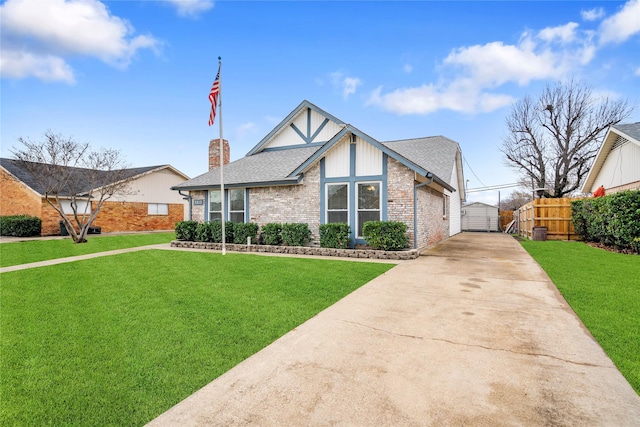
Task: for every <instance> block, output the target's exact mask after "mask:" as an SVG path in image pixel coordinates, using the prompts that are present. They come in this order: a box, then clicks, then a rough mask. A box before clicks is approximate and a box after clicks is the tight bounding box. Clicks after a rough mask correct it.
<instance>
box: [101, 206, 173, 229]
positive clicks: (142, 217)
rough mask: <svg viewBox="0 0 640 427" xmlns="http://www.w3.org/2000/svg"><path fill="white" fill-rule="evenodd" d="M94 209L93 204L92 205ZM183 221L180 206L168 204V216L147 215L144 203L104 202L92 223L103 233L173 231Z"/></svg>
mask: <svg viewBox="0 0 640 427" xmlns="http://www.w3.org/2000/svg"><path fill="white" fill-rule="evenodd" d="M94 208H95V203H94ZM183 219H184V206H183V205H182V204H177V203H173V204H169V214H168V215H149V214H148V203H145V202H109V201H107V202H104V203H103V204H102V207H101V208H100V213H98V216H97V217H96V220H95V221H94V222H93V225H94V226H96V227H101V228H102V232H103V233H111V232H117V231H158V230H174V229H175V225H176V222H178V221H182V220H183Z"/></svg>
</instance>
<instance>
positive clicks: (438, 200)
mask: <svg viewBox="0 0 640 427" xmlns="http://www.w3.org/2000/svg"><path fill="white" fill-rule="evenodd" d="M442 197H443V194H442V193H440V192H438V191H436V190H434V189H433V188H429V187H426V186H425V187H420V188H418V230H420V232H419V234H418V247H419V248H425V247H428V246H432V245H435V244H436V243H438V242H440V241H442V240H444V239H446V238H447V237H449V215H450V208H451V207H450V203H449V201H448V203H447V216H446V217H444V218H443V216H442Z"/></svg>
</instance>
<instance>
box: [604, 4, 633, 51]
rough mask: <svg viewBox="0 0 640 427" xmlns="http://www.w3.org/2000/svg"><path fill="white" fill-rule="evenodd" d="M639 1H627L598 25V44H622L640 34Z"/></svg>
mask: <svg viewBox="0 0 640 427" xmlns="http://www.w3.org/2000/svg"><path fill="white" fill-rule="evenodd" d="M638 17H640V0H630V1H628V2H627V3H626V4H625V5H624V6H623V7H622V9H620V11H619V12H618V13H616V14H615V15H613V16H611V17H609V18H607V19H605V20H604V21H602V23H601V24H600V44H607V43H622V42H624V41H626V40H627V39H629V38H630V37H631V36H633V35H635V34H638V33H640V18H638Z"/></svg>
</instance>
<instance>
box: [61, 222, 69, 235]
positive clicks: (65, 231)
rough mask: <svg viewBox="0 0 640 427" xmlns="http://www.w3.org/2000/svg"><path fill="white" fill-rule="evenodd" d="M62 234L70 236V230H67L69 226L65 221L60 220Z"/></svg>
mask: <svg viewBox="0 0 640 427" xmlns="http://www.w3.org/2000/svg"><path fill="white" fill-rule="evenodd" d="M60 235H61V236H68V235H69V232H68V231H67V227H66V226H65V225H64V221H60Z"/></svg>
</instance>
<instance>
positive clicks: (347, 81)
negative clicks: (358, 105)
mask: <svg viewBox="0 0 640 427" xmlns="http://www.w3.org/2000/svg"><path fill="white" fill-rule="evenodd" d="M330 77H331V82H332V84H333V86H335V87H338V88H340V89H341V90H342V97H343V98H344V99H348V98H349V96H350V95H353V94H354V93H356V90H357V89H358V86H361V85H362V80H360V79H359V78H357V77H349V76H345V75H344V73H343V72H342V71H336V72H333V73H331V74H330Z"/></svg>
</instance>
